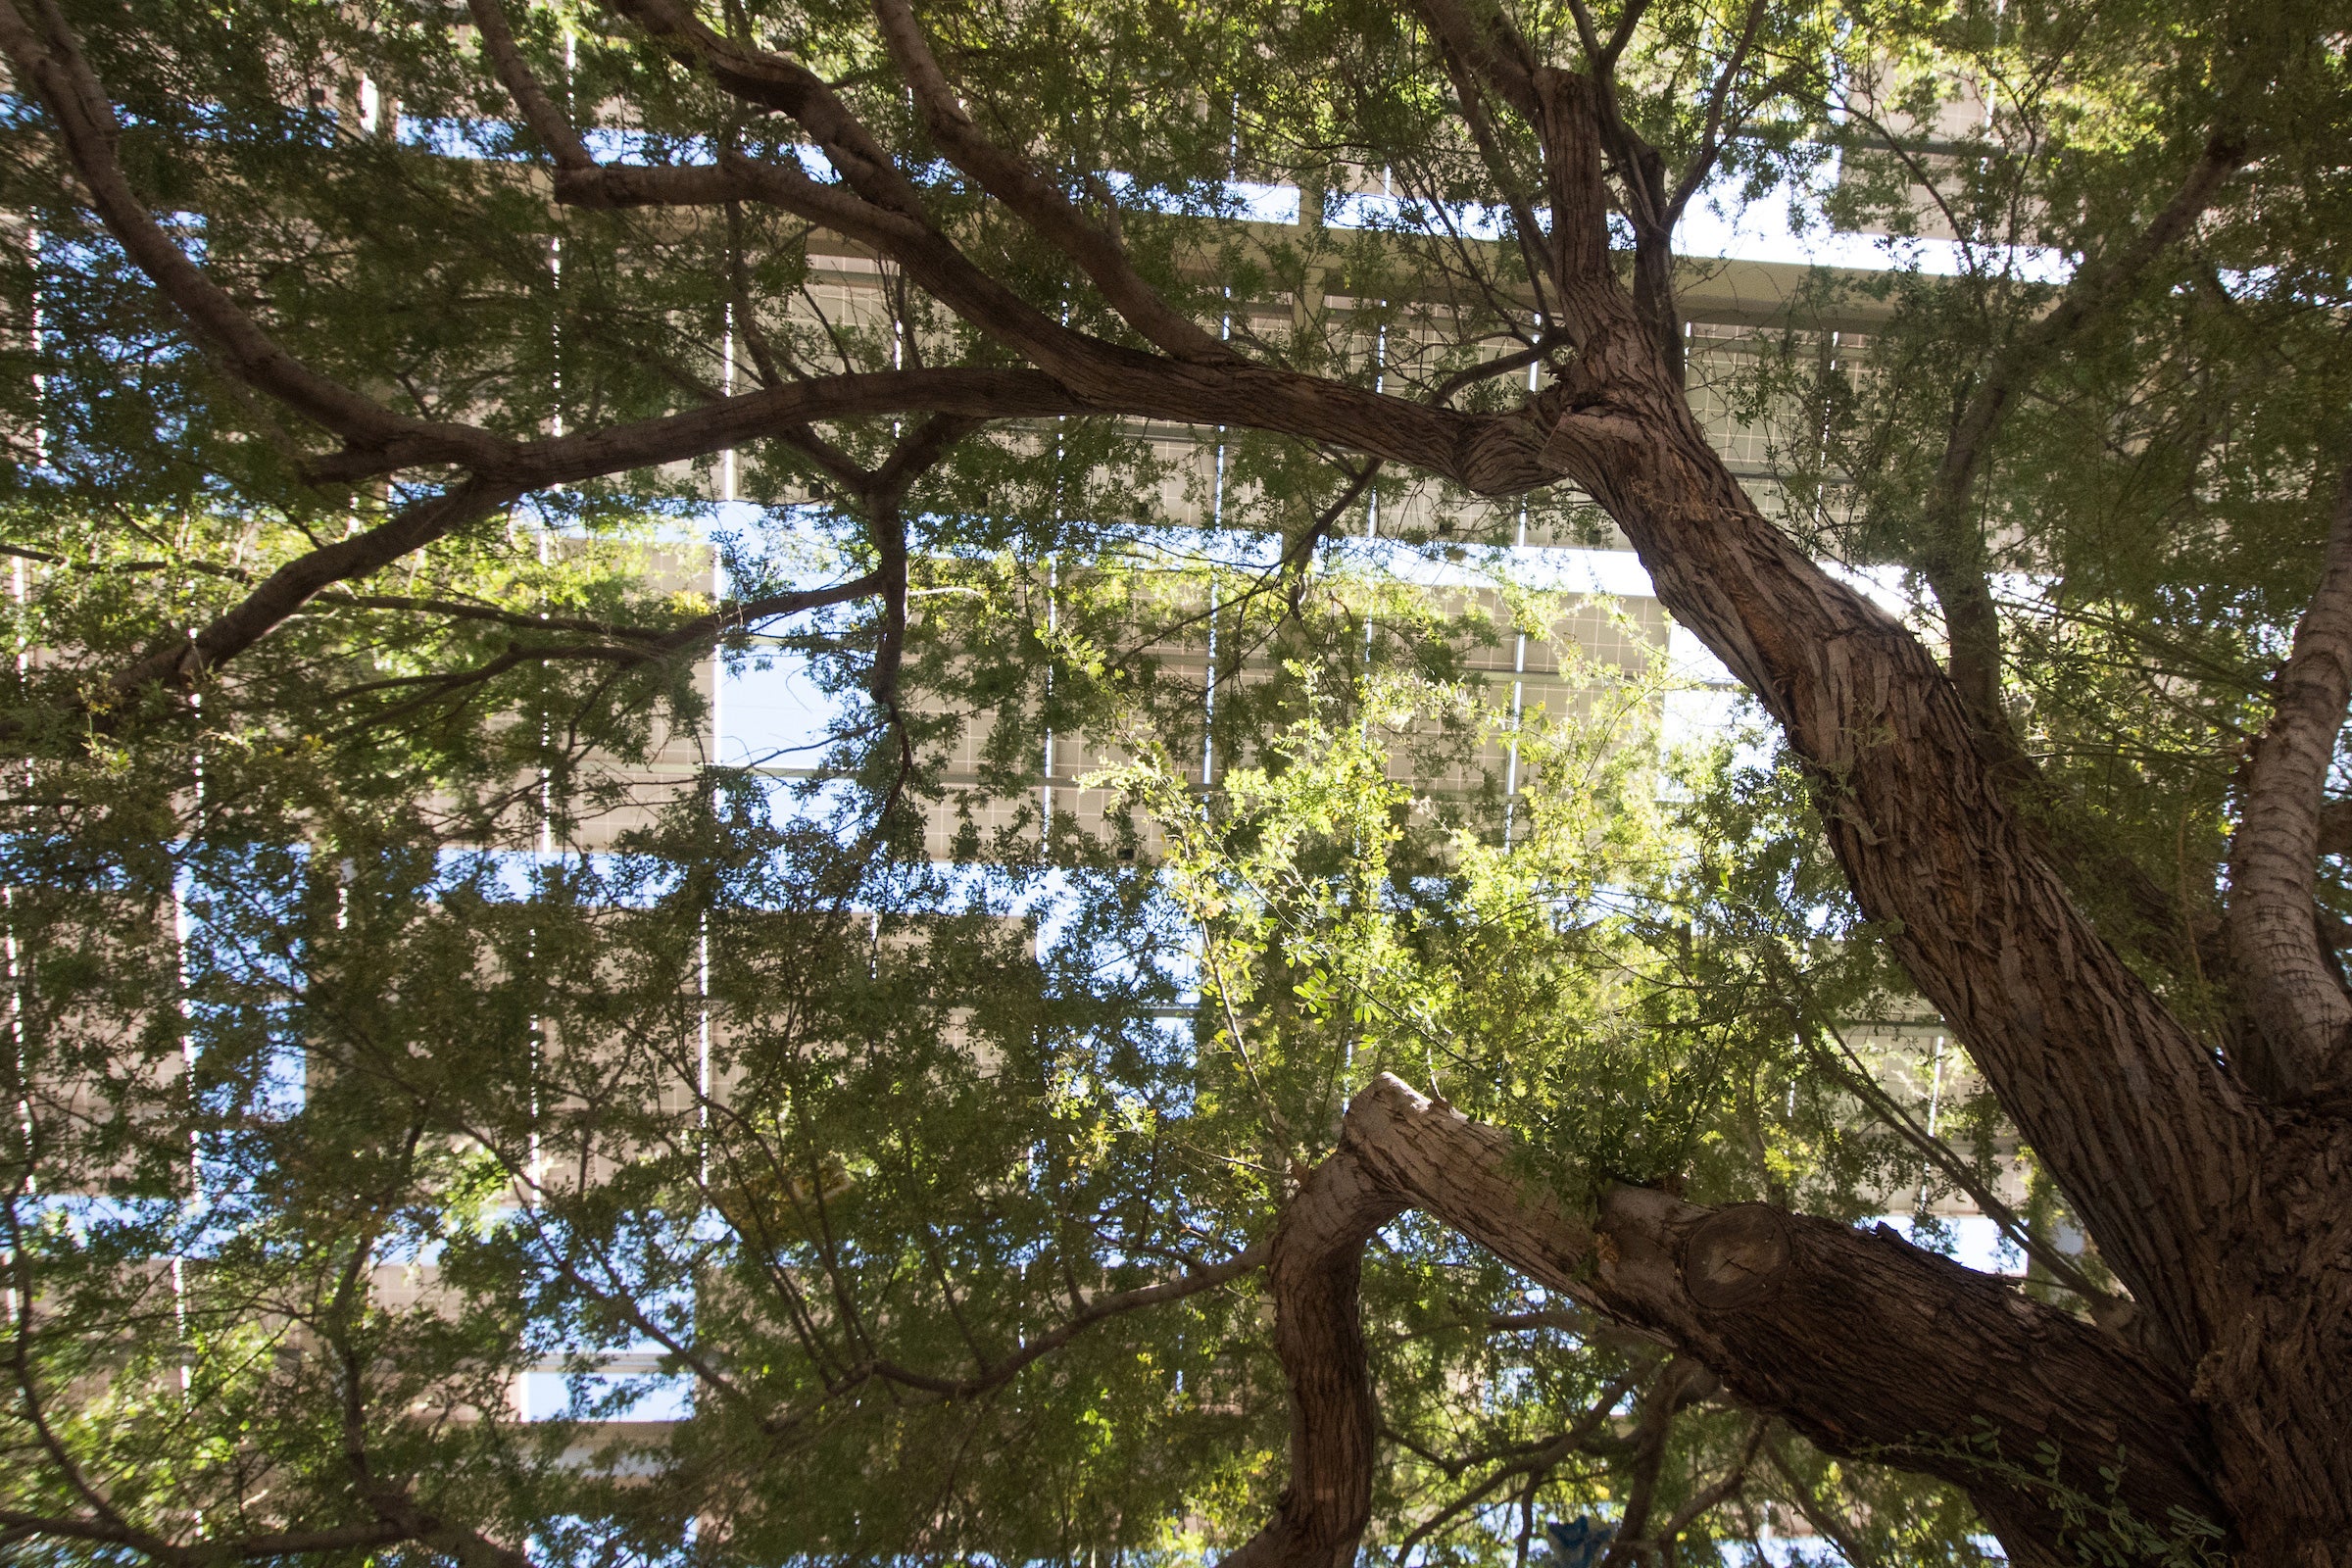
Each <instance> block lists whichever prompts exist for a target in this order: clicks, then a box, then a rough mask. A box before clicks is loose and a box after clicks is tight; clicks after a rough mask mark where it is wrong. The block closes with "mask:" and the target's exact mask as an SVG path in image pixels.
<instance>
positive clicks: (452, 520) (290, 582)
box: [0, 0, 519, 701]
mask: <svg viewBox="0 0 2352 1568" xmlns="http://www.w3.org/2000/svg"><path fill="white" fill-rule="evenodd" d="M5 3H6V0H0V4H5ZM518 494H519V492H518V491H516V490H515V489H512V488H509V487H505V486H501V485H496V484H490V483H486V482H484V481H482V480H479V479H476V480H474V481H472V482H471V483H468V484H464V485H460V486H458V487H456V488H455V489H451V490H446V491H443V492H442V493H441V494H439V495H436V496H431V497H428V498H426V499H424V500H421V501H416V502H412V503H411V504H410V505H408V506H406V507H404V508H402V509H401V510H400V511H399V512H397V513H394V514H393V515H392V516H391V517H390V518H389V519H388V520H386V521H384V522H381V523H378V524H377V525H376V526H375V527H373V528H370V529H368V531H367V532H366V533H363V534H359V535H356V536H354V537H352V538H349V539H344V540H339V541H337V542H336V543H334V544H331V545H325V546H322V547H320V548H319V549H317V550H313V551H311V552H309V553H308V554H306V555H301V556H297V557H296V558H295V559H293V560H292V561H289V562H287V563H286V564H284V565H282V566H280V567H278V568H277V570H275V571H273V572H271V573H270V575H269V576H268V577H266V578H264V579H263V580H262V582H261V584H260V585H259V586H258V587H256V588H255V589H254V590H253V592H251V593H250V594H247V595H246V596H245V598H244V599H243V600H242V601H241V602H240V603H238V604H237V605H235V606H234V607H232V608H230V609H229V610H227V611H224V612H223V613H221V614H220V615H218V616H216V617H215V618H214V619H213V621H212V623H211V624H209V625H207V626H205V627H204V628H203V629H202V630H200V631H198V632H197V633H196V634H195V635H194V636H192V637H183V638H179V639H176V640H174V641H172V642H171V643H169V644H167V645H166V646H165V647H163V648H161V649H158V650H157V651H156V652H154V653H152V654H149V655H148V656H147V657H146V658H144V659H142V660H140V661H139V662H137V663H135V664H132V665H131V666H130V667H128V668H127V669H125V670H123V672H122V673H121V674H119V675H117V676H116V677H115V678H114V680H113V682H112V688H113V692H114V695H115V698H116V700H118V701H121V700H124V699H128V698H131V697H133V696H135V695H136V694H137V693H138V692H140V691H142V690H144V689H145V688H146V687H148V686H150V685H154V684H157V683H159V682H160V683H163V684H167V685H173V686H182V687H184V686H192V685H194V684H195V683H196V682H197V681H199V680H201V679H202V678H203V677H204V675H205V674H206V673H207V672H208V671H210V670H212V669H214V668H216V667H218V666H219V665H221V664H222V663H224V662H227V661H228V660H231V659H234V658H235V657H236V656H237V655H239V654H241V653H243V652H244V651H245V650H246V649H248V648H251V647H252V646H253V645H254V644H255V643H257V642H259V641H261V640H262V639H263V638H264V637H266V636H268V635H269V634H270V632H271V631H273V630H274V629H276V628H277V627H278V626H279V625H281V624H283V623H284V622H285V621H286V620H287V619H288V618H289V617H290V616H292V615H294V614H295V613H297V612H299V611H300V610H301V609H302V607H303V606H304V605H305V604H307V603H309V602H310V600H311V599H313V598H314V597H316V596H317V595H318V593H319V591H320V590H321V589H324V588H327V587H329V586H331V585H333V584H335V583H338V582H345V581H348V580H349V579H351V578H354V577H364V576H366V575H367V574H368V573H369V572H372V571H377V570H380V569H381V568H383V567H385V566H388V565H390V564H392V563H393V562H395V561H398V560H399V559H400V558H401V557H402V556H405V555H408V554H409V553H410V552H412V551H415V550H421V549H423V548H424V547H425V546H426V545H428V544H430V543H431V542H432V541H434V540H436V539H439V538H441V537H442V536H444V535H445V534H448V533H450V532H451V531H452V530H454V529H458V528H462V527H465V526H466V525H468V524H470V523H474V522H479V521H480V520H482V519H483V518H484V517H487V516H489V515H492V514H493V513H496V512H498V511H500V510H501V509H502V508H504V507H506V506H508V505H510V504H511V503H513V502H514V501H515V498H516V496H517V495H518Z"/></svg>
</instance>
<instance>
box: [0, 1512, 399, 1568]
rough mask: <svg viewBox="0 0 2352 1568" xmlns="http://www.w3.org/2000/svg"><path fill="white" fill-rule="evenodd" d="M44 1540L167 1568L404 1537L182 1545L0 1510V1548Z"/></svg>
mask: <svg viewBox="0 0 2352 1568" xmlns="http://www.w3.org/2000/svg"><path fill="white" fill-rule="evenodd" d="M42 1538H46V1539H48V1540H52V1541H86V1542H90V1543H92V1544H97V1545H105V1546H120V1547H127V1548H128V1549H130V1550H132V1551H135V1552H137V1553H138V1554H139V1555H140V1556H142V1557H146V1558H148V1559H150V1560H152V1561H155V1562H159V1563H164V1564H168V1565H170V1568H207V1565H209V1564H216V1563H222V1562H262V1561H266V1560H268V1559H270V1558H273V1557H303V1556H311V1555H314V1554H319V1553H326V1552H347V1551H359V1550H366V1549H368V1548H369V1547H377V1546H389V1545H393V1544H397V1543H399V1542H402V1541H406V1540H408V1539H409V1537H408V1533H407V1532H406V1531H405V1530H403V1529H402V1528H401V1527H400V1526H398V1525H396V1524H391V1523H387V1522H385V1521H382V1520H378V1521H375V1522H373V1523H370V1524H364V1525H342V1526H338V1527H333V1528H328V1529H322V1530H284V1531H274V1532H270V1533H267V1534H263V1535H257V1536H235V1537H229V1538H226V1539H222V1540H218V1541H200V1542H197V1543H195V1544H189V1545H182V1544H177V1543H173V1542H170V1541H165V1540H163V1539H161V1538H160V1537H154V1536H149V1535H146V1534H145V1533H144V1532H140V1531H135V1530H132V1531H126V1530H124V1529H122V1528H120V1527H118V1526H116V1525H113V1524H110V1523H108V1522H107V1521H106V1520H103V1519H78V1518H71V1517H68V1518H55V1517H51V1516H49V1515H46V1514H37V1513H26V1512H24V1511H23V1510H21V1509H15V1508H0V1545H8V1544H13V1543H15V1542H20V1541H32V1540H37V1539H42Z"/></svg>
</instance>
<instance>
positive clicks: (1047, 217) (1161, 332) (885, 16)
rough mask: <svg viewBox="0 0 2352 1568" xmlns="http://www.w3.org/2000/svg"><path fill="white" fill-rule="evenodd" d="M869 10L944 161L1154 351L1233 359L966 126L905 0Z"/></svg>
mask: <svg viewBox="0 0 2352 1568" xmlns="http://www.w3.org/2000/svg"><path fill="white" fill-rule="evenodd" d="M873 5H874V17H875V20H876V21H877V22H878V23H879V24H880V25H881V30H882V40H883V43H884V44H885V45H886V46H887V47H888V48H889V50H890V54H891V58H892V60H894V61H895V62H896V63H897V65H898V68H899V76H900V79H901V80H903V81H905V82H906V83H907V91H908V92H909V93H910V94H911V95H912V96H913V98H914V104H915V108H916V109H917V110H918V111H919V112H920V113H921V114H922V117H923V124H924V126H925V127H926V128H927V129H928V130H929V131H930V132H931V136H932V139H933V140H934V141H936V142H938V143H939V146H940V149H941V150H942V151H943V152H945V153H946V154H947V155H948V158H949V161H950V162H952V163H954V164H955V165H956V168H958V169H960V170H962V171H963V172H965V173H967V174H969V175H971V176H972V177H973V178H974V179H976V180H978V181H979V182H980V185H981V188H982V189H984V190H986V191H987V192H988V193H989V194H990V195H991V196H994V197H996V198H997V200H999V201H1001V202H1003V203H1004V204H1005V206H1006V207H1008V208H1010V209H1011V210H1012V211H1013V212H1014V213H1016V214H1018V215H1019V217H1020V219H1021V221H1023V222H1026V223H1027V224H1028V225H1029V226H1030V227H1031V228H1033V229H1035V230H1036V231H1037V233H1038V235H1039V236H1040V237H1041V238H1043V239H1044V240H1046V241H1047V243H1049V244H1051V245H1053V246H1054V247H1056V248H1057V249H1059V250H1060V251H1061V252H1062V254H1063V255H1065V256H1067V257H1069V259H1070V260H1071V261H1073V262H1075V263H1077V264H1078V266H1079V268H1080V269H1081V270H1084V271H1085V273H1086V275H1087V276H1088V277H1089V278H1091V279H1092V280H1093V282H1094V285H1095V287H1097V288H1099V289H1101V290H1102V291H1103V298H1104V299H1106V300H1108V301H1109V302H1110V306H1111V309H1113V310H1115V311H1117V312H1118V313H1119V315H1120V316H1121V317H1123V318H1125V319H1126V320H1127V323H1128V324H1129V325H1130V326H1133V327H1134V328H1135V329H1136V330H1137V331H1138V332H1141V333H1142V334H1143V335H1144V336H1145V337H1146V338H1147V339H1149V340H1150V341H1151V342H1152V344H1153V345H1154V346H1155V347H1157V348H1158V349H1159V350H1160V351H1161V352H1162V353H1165V354H1168V355H1171V356H1173V357H1174V358H1176V359H1179V360H1197V361H1199V362H1201V364H1204V365H1217V364H1222V363H1225V362H1226V361H1229V360H1232V359H1234V358H1235V357H1236V356H1235V354H1234V352H1233V350H1232V349H1231V348H1230V347H1228V346H1227V345H1225V344H1223V343H1220V342H1218V341H1217V339H1216V338H1215V337H1213V336H1211V335H1210V334H1209V333H1208V332H1207V331H1206V330H1205V329H1204V328H1202V327H1201V324H1200V323H1199V322H1197V321H1194V320H1193V319H1190V318H1188V317H1186V316H1184V315H1182V314H1181V313H1179V312H1177V311H1175V310H1173V309H1171V308H1170V307H1169V305H1168V303H1167V301H1166V300H1164V299H1162V298H1160V296H1159V293H1158V291H1157V290H1155V289H1153V288H1152V285H1151V284H1149V283H1147V282H1145V281H1144V279H1143V277H1142V276H1141V274H1139V273H1138V272H1137V271H1136V270H1135V267H1134V264H1133V263H1131V262H1130V261H1129V260H1128V259H1127V253H1126V249H1125V247H1123V246H1122V245H1121V244H1120V243H1119V241H1118V238H1117V237H1116V236H1115V235H1113V234H1111V233H1110V232H1108V231H1107V230H1105V229H1104V228H1103V227H1102V226H1101V225H1100V224H1098V223H1095V222H1093V221H1090V220H1089V219H1088V218H1087V217H1086V216H1085V215H1084V214H1083V213H1081V212H1079V210H1078V209H1077V208H1076V207H1075V206H1073V205H1072V204H1071V203H1070V201H1069V200H1068V199H1067V198H1066V197H1064V196H1063V195H1062V194H1061V192H1059V191H1057V190H1055V189H1054V187H1053V186H1052V185H1050V184H1048V183H1047V182H1046V181H1045V180H1043V179H1041V178H1039V177H1038V174H1037V172H1036V171H1034V170H1032V169H1031V168H1030V167H1029V166H1028V164H1027V163H1026V162H1025V161H1023V160H1022V159H1021V158H1019V157H1017V156H1015V155H1014V154H1012V153H1010V152H1007V151H1006V150H1005V148H1003V147H1000V146H998V145H997V144H996V143H995V142H994V141H992V140H990V139H989V137H988V136H987V134H986V133H985V132H983V131H982V130H981V129H980V127H979V126H978V125H977V124H975V123H973V122H972V117H971V116H970V114H968V113H967V112H966V111H965V110H964V107H963V104H962V102H961V100H960V99H958V97H957V96H956V89H955V87H954V86H953V85H952V84H951V83H950V82H949V80H948V77H947V73H946V72H944V71H942V70H941V69H940V64H939V60H938V57H937V56H936V55H935V54H934V53H933V52H932V49H931V43H930V40H929V39H928V38H926V37H924V36H923V27H922V24H921V23H920V22H918V21H916V20H915V15H914V10H913V8H912V7H911V6H909V5H908V4H907V0H873Z"/></svg>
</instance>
